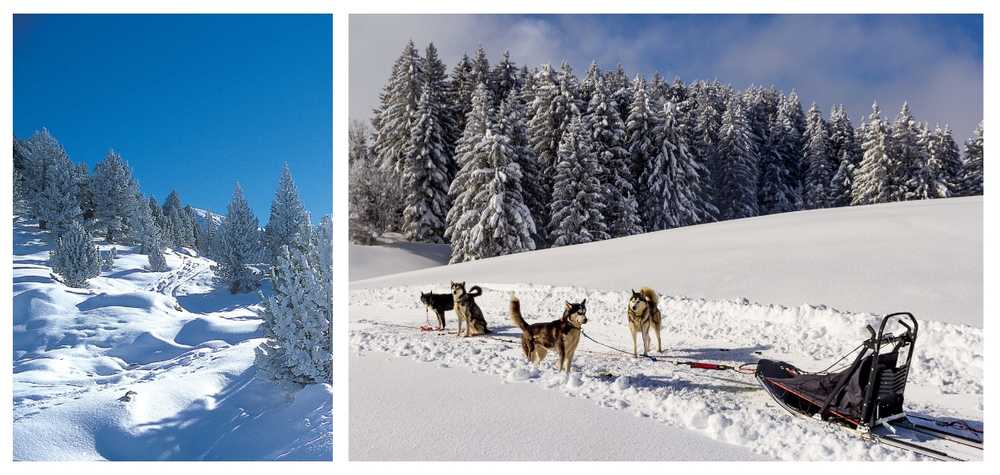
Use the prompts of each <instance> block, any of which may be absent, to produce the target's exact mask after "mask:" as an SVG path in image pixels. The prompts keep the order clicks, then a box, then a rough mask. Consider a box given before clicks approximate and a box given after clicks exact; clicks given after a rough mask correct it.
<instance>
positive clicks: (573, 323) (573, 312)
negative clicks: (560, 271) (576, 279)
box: [510, 295, 587, 374]
mask: <svg viewBox="0 0 1000 475" xmlns="http://www.w3.org/2000/svg"><path fill="white" fill-rule="evenodd" d="M510 319H511V320H513V321H514V324H515V325H517V327H518V328H520V329H521V332H522V333H521V347H522V348H523V349H524V356H525V357H527V358H528V361H531V362H532V363H535V364H538V363H541V362H542V360H543V359H545V354H546V353H547V352H548V351H549V350H553V349H554V350H556V352H557V353H559V371H562V370H563V368H566V374H569V372H570V370H571V369H573V354H574V353H576V346H577V345H578V344H580V333H581V332H582V331H583V324H584V323H587V299H583V302H580V303H569V302H566V309H565V310H563V315H562V318H560V319H558V320H552V321H551V322H545V323H533V324H531V325H528V322H526V321H524V317H522V316H521V302H520V301H519V300H518V299H517V297H516V296H513V295H511V298H510Z"/></svg>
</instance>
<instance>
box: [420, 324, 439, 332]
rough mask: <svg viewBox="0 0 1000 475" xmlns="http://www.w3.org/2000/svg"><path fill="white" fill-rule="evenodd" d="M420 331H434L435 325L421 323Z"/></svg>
mask: <svg viewBox="0 0 1000 475" xmlns="http://www.w3.org/2000/svg"><path fill="white" fill-rule="evenodd" d="M420 331H422V332H432V331H435V329H434V327H432V326H430V325H420Z"/></svg>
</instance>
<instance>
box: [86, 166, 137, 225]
mask: <svg viewBox="0 0 1000 475" xmlns="http://www.w3.org/2000/svg"><path fill="white" fill-rule="evenodd" d="M93 181H94V205H95V210H96V217H97V220H98V222H99V223H100V226H101V227H102V228H104V230H105V239H106V241H107V242H109V243H110V242H124V241H123V240H124V239H127V237H128V235H129V233H128V220H129V216H130V214H132V213H133V212H134V211H135V210H136V209H137V203H136V201H135V200H136V197H137V196H138V192H139V186H138V184H136V182H135V178H133V176H132V170H131V169H130V168H129V166H128V163H127V162H126V161H125V160H123V159H122V157H121V155H119V154H118V152H116V151H114V150H109V151H108V153H107V155H105V156H104V160H101V161H100V162H99V163H98V164H97V166H96V167H94V180H93Z"/></svg>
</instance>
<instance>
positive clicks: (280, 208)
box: [264, 163, 309, 258]
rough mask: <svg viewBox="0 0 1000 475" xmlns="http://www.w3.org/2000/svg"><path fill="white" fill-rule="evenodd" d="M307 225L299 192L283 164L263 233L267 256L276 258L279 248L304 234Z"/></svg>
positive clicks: (289, 171)
mask: <svg viewBox="0 0 1000 475" xmlns="http://www.w3.org/2000/svg"><path fill="white" fill-rule="evenodd" d="M308 223H309V221H308V220H307V219H306V208H305V206H303V205H302V200H301V199H299V190H298V189H297V188H295V181H294V180H292V171H291V170H289V168H288V163H285V164H284V166H282V167H281V178H280V179H279V180H278V189H277V191H275V192H274V199H273V200H271V215H270V217H268V219H267V228H266V229H265V231H264V236H265V241H266V245H267V251H268V256H270V257H272V258H273V257H274V256H277V255H278V253H279V252H280V251H281V246H285V245H288V244H289V243H291V242H292V241H293V240H294V239H295V236H296V235H297V234H301V233H303V232H305V229H306V228H305V226H308Z"/></svg>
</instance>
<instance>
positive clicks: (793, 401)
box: [756, 313, 917, 431]
mask: <svg viewBox="0 0 1000 475" xmlns="http://www.w3.org/2000/svg"><path fill="white" fill-rule="evenodd" d="M890 324H896V325H898V326H899V327H901V328H903V329H905V330H904V331H902V332H901V333H899V334H898V335H896V336H893V335H892V334H891V333H886V327H887V326H888V325H890ZM868 331H869V333H870V334H871V337H870V338H869V339H868V340H865V342H864V343H862V344H861V345H860V346H859V348H860V349H861V352H860V353H858V355H857V357H855V359H854V361H853V362H852V363H851V365H850V366H849V367H847V368H845V369H843V370H840V371H836V372H832V373H825V372H821V373H808V372H805V371H802V370H800V369H798V368H796V367H795V366H792V365H791V364H788V363H785V362H782V361H774V360H761V361H759V362H758V363H757V370H756V377H757V380H758V381H760V383H761V385H762V386H763V387H764V389H765V390H766V391H767V392H768V394H770V395H771V397H773V398H774V400H775V401H776V402H777V403H778V404H780V405H781V406H782V407H784V408H785V409H786V410H788V411H790V412H792V413H795V414H798V415H802V416H806V417H813V418H818V419H821V420H825V421H830V422H837V423H841V424H844V425H847V426H850V427H852V428H855V429H860V430H862V431H868V430H870V429H871V428H872V427H874V426H876V425H878V424H880V423H882V422H888V421H892V420H895V419H898V418H902V417H905V414H904V412H903V392H904V391H905V389H906V377H907V374H908V373H909V369H910V361H911V360H912V358H913V348H914V344H915V343H916V340H917V320H916V319H915V318H913V315H912V314H910V313H894V314H892V315H887V316H886V317H885V318H883V319H882V323H881V325H880V326H879V330H878V332H876V331H875V329H874V328H872V327H871V326H868ZM875 362H877V364H876V363H875Z"/></svg>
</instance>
